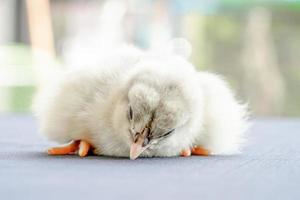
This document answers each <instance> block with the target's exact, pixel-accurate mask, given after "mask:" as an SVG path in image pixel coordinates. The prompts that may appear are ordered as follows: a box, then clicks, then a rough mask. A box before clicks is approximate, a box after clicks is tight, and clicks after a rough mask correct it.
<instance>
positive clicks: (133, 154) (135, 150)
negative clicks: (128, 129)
mask: <svg viewBox="0 0 300 200" xmlns="http://www.w3.org/2000/svg"><path fill="white" fill-rule="evenodd" d="M147 135H148V132H147V130H145V131H143V132H142V133H140V134H138V135H137V137H136V139H135V141H134V143H133V144H132V145H131V147H130V159H131V160H134V159H136V158H137V157H139V155H140V154H141V153H143V151H145V150H146V149H147V148H148V145H147V144H146V140H147V139H146V137H147Z"/></svg>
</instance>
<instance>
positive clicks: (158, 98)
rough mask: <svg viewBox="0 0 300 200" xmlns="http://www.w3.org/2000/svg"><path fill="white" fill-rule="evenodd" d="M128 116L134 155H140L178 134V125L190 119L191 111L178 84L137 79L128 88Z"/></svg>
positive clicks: (134, 157) (131, 156) (135, 156)
mask: <svg viewBox="0 0 300 200" xmlns="http://www.w3.org/2000/svg"><path fill="white" fill-rule="evenodd" d="M126 117H127V120H128V122H129V134H130V136H131V137H130V138H131V139H132V144H131V148H130V158H131V159H136V158H137V157H138V156H139V155H140V154H141V153H143V152H144V151H152V150H154V149H155V148H156V147H157V145H159V144H160V143H161V142H163V141H165V140H166V139H167V138H169V137H172V135H174V134H176V128H178V127H180V126H182V125H184V124H185V123H186V122H187V119H188V111H187V110H186V109H185V100H184V98H183V95H182V94H181V90H180V88H179V87H178V86H177V85H176V84H168V85H160V86H157V85H156V86H155V85H151V84H145V83H135V84H133V85H132V86H131V87H130V89H129V91H128V107H127V114H126Z"/></svg>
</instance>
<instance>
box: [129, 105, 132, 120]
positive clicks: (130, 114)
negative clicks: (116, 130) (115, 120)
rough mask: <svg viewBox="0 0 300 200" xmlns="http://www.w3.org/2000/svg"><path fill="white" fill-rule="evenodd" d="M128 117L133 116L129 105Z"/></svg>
mask: <svg viewBox="0 0 300 200" xmlns="http://www.w3.org/2000/svg"><path fill="white" fill-rule="evenodd" d="M128 117H129V119H130V120H132V118H133V112H132V108H131V106H130V107H129V111H128Z"/></svg>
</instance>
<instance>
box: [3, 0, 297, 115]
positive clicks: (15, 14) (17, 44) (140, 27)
mask: <svg viewBox="0 0 300 200" xmlns="http://www.w3.org/2000/svg"><path fill="white" fill-rule="evenodd" d="M174 37H184V38H186V39H188V40H189V41H190V42H191V44H192V47H193V53H192V57H191V61H192V63H194V64H195V65H196V66H197V68H198V69H199V70H207V71H212V72H215V73H218V74H221V75H223V76H225V77H226V79H227V80H228V81H229V82H230V84H231V86H232V88H234V90H236V91H237V96H238V98H239V99H241V101H243V102H248V103H249V105H250V109H251V111H252V113H253V114H254V115H255V116H293V117H295V116H300V103H299V102H300V1H276V0H268V1H258V0H257V1H239V0H227V1H225V0H223V1H221V0H219V1H217V0H210V1H209V0H204V1H196V0H190V1H182V0H145V1H139V0H124V1H119V0H88V1H84V0H73V1H68V0H50V1H49V0H40V1H39V0H38V1H36V0H26V1H25V0H24V1H19V0H1V4H0V112H30V105H31V100H32V97H33V94H34V92H35V91H36V89H37V88H38V87H39V86H40V85H41V84H42V82H43V80H46V78H45V77H47V74H48V72H49V71H51V69H52V68H53V69H54V68H55V69H56V68H60V67H61V66H73V65H77V66H86V65H89V64H93V63H94V61H95V60H97V58H98V57H99V54H100V53H101V52H102V51H103V49H105V48H106V47H108V46H109V47H112V46H117V45H118V44H122V43H125V42H126V43H133V44H135V45H137V46H138V47H140V48H151V47H153V46H155V45H157V44H160V43H163V42H166V41H169V40H170V39H172V38H174Z"/></svg>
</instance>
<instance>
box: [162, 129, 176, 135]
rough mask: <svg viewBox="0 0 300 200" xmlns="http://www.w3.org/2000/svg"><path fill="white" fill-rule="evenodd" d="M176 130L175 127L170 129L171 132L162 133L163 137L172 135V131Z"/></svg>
mask: <svg viewBox="0 0 300 200" xmlns="http://www.w3.org/2000/svg"><path fill="white" fill-rule="evenodd" d="M174 131H175V129H172V130H170V131H169V132H167V133H165V134H163V135H162V137H167V136H168V135H170V134H171V133H173V132H174Z"/></svg>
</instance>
